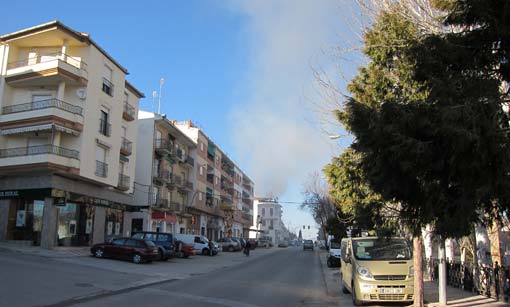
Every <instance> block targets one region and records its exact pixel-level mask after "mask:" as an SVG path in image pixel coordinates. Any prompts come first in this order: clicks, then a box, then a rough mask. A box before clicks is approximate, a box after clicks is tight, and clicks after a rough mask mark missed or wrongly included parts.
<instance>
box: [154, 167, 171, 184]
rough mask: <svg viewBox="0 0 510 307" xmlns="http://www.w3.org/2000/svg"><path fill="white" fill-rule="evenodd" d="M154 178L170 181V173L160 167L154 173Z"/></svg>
mask: <svg viewBox="0 0 510 307" xmlns="http://www.w3.org/2000/svg"><path fill="white" fill-rule="evenodd" d="M154 178H155V179H156V180H159V181H162V182H167V183H168V182H170V181H171V174H170V172H169V171H167V170H162V169H160V170H159V171H158V172H157V173H156V174H155V175H154Z"/></svg>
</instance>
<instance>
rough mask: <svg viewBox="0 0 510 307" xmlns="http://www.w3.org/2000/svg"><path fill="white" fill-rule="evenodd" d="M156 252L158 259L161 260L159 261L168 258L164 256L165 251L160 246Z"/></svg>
mask: <svg viewBox="0 0 510 307" xmlns="http://www.w3.org/2000/svg"><path fill="white" fill-rule="evenodd" d="M158 254H159V260H161V261H167V260H168V257H165V252H164V251H163V250H162V249H161V248H160V249H158Z"/></svg>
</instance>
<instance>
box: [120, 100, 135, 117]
mask: <svg viewBox="0 0 510 307" xmlns="http://www.w3.org/2000/svg"><path fill="white" fill-rule="evenodd" d="M135 113H136V110H135V108H134V107H133V106H131V105H130V104H129V103H127V102H124V111H123V114H122V115H123V117H124V119H125V120H129V121H131V120H134V119H135Z"/></svg>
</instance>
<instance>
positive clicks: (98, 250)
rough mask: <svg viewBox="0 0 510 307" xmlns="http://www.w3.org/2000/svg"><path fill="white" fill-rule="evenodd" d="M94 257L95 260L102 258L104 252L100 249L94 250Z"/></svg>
mask: <svg viewBox="0 0 510 307" xmlns="http://www.w3.org/2000/svg"><path fill="white" fill-rule="evenodd" d="M94 257H96V258H103V257H104V250H103V249H102V248H98V249H96V251H95V252H94Z"/></svg>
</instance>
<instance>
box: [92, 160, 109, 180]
mask: <svg viewBox="0 0 510 307" xmlns="http://www.w3.org/2000/svg"><path fill="white" fill-rule="evenodd" d="M95 174H96V176H99V177H107V176H108V164H106V163H104V162H101V161H97V160H96V173H95Z"/></svg>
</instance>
